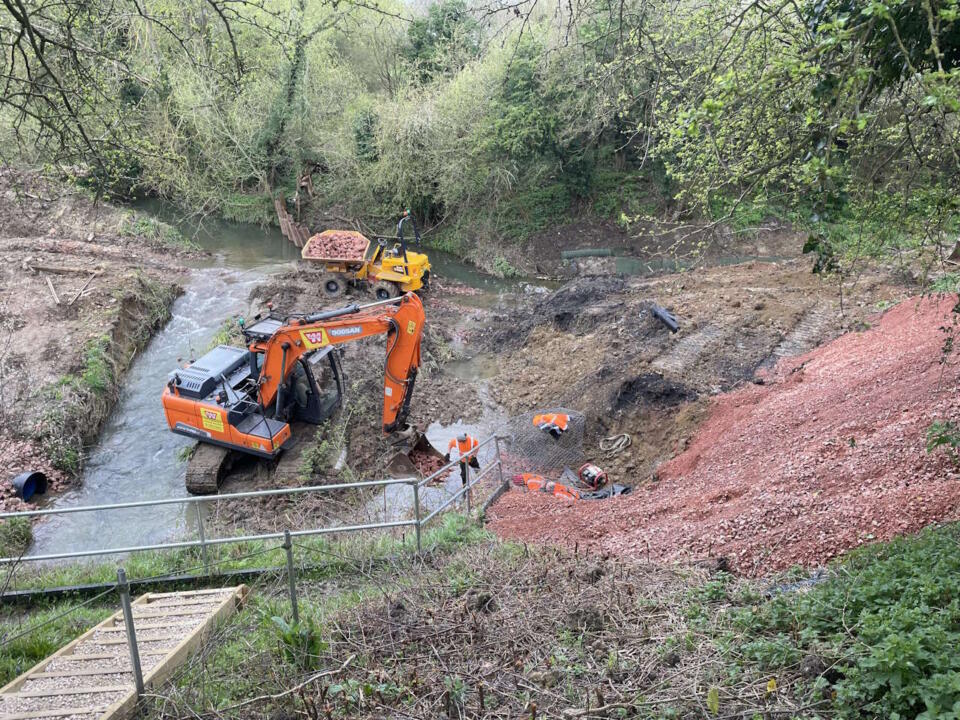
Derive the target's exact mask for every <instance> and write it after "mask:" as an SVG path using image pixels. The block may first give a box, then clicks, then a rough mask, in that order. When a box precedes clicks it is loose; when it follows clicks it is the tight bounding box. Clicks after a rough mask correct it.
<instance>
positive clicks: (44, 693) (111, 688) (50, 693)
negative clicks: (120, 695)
mask: <svg viewBox="0 0 960 720" xmlns="http://www.w3.org/2000/svg"><path fill="white" fill-rule="evenodd" d="M30 679H31V680H32V679H33V678H30ZM129 689H130V686H129V685H101V686H99V687H97V686H94V687H78V688H59V689H57V690H26V691H23V692H14V693H7V694H6V695H4V697H10V698H44V697H60V696H61V695H96V694H97V693H115V692H123V691H124V690H129Z"/></svg>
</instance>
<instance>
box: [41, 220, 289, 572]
mask: <svg viewBox="0 0 960 720" xmlns="http://www.w3.org/2000/svg"><path fill="white" fill-rule="evenodd" d="M191 229H193V230H196V232H195V233H194V232H190V233H189V234H191V235H194V236H195V239H196V241H197V242H199V243H200V244H201V245H202V246H203V247H204V248H205V249H207V250H209V251H210V252H211V253H212V257H211V258H208V259H206V260H205V261H204V262H201V263H196V265H197V267H194V268H193V269H191V270H190V272H189V276H188V277H187V278H186V280H185V281H184V282H183V285H184V293H183V295H181V296H180V297H179V298H178V299H177V300H176V301H175V302H174V304H173V308H172V316H171V318H170V321H169V322H168V323H167V324H166V326H165V327H164V328H163V329H162V330H161V331H160V332H159V333H157V335H156V336H154V338H153V339H152V340H151V341H150V343H149V344H148V345H147V347H146V348H145V349H144V351H143V352H142V353H141V354H140V355H139V356H138V357H137V358H136V359H135V360H134V362H133V364H132V366H131V368H130V371H129V373H128V375H127V379H126V383H125V385H124V389H123V393H122V395H121V397H120V400H119V401H118V403H117V405H116V407H115V408H114V410H113V413H112V414H111V416H110V418H109V419H108V421H107V423H106V425H105V426H104V429H103V431H102V432H101V435H100V438H99V441H98V443H97V445H96V446H95V447H94V448H93V449H92V450H91V451H90V454H89V456H88V458H87V462H86V465H85V466H84V470H83V475H82V477H81V478H80V482H79V483H78V485H77V487H76V488H75V489H74V490H71V491H69V492H67V493H64V494H63V495H61V496H60V497H57V498H55V499H54V500H53V501H51V502H50V503H49V505H48V507H76V506H84V505H100V504H104V503H119V502H132V501H138V500H157V499H161V498H170V497H182V496H183V495H184V494H185V491H184V488H183V476H184V472H185V468H186V464H185V462H184V461H183V460H182V459H180V454H181V451H182V450H183V448H185V447H187V446H189V445H190V444H191V443H192V441H191V440H189V439H187V438H184V437H181V436H179V435H174V434H173V433H171V432H169V431H168V430H167V424H166V421H165V420H164V417H163V409H162V407H161V405H160V390H161V388H162V387H163V383H164V381H165V379H166V377H167V374H168V373H169V372H170V370H172V369H173V368H175V367H177V365H178V364H180V363H181V362H183V361H184V360H186V359H189V358H193V357H197V356H198V355H200V354H202V353H203V352H204V351H205V350H206V348H207V347H208V345H209V344H210V341H211V338H213V336H214V335H215V334H216V332H217V331H218V330H219V329H220V327H221V326H222V324H223V322H224V320H225V319H227V318H229V317H231V316H232V315H237V314H239V315H243V314H246V313H247V310H248V305H249V303H248V297H249V295H250V292H251V290H253V288H254V287H256V286H257V285H259V284H260V283H262V282H263V280H264V278H265V277H266V276H267V275H269V274H270V273H273V272H276V271H277V270H279V269H282V268H283V267H285V262H284V261H288V260H292V259H294V258H296V257H297V250H296V248H294V247H293V246H292V245H290V243H288V242H287V241H286V240H285V239H284V238H283V236H282V235H280V233H279V231H266V232H265V231H263V230H261V229H260V228H257V227H252V226H248V225H237V224H232V223H224V222H216V221H210V220H207V221H205V222H204V223H203V224H202V225H201V226H200V227H199V228H196V227H194V228H190V227H189V226H187V227H184V230H186V231H190V230H191ZM201 266H205V267H201ZM191 519H192V516H191ZM185 524H186V519H185V513H184V509H183V507H182V506H178V505H169V506H159V507H150V508H140V509H129V510H112V511H103V512H98V513H73V514H70V515H59V516H57V515H54V516H51V517H49V518H47V519H46V520H45V521H44V522H42V523H40V524H38V525H37V526H36V527H35V529H34V538H35V540H34V544H33V547H32V548H31V551H30V552H31V554H34V555H41V554H51V553H61V552H72V551H78V550H90V549H99V548H108V547H124V546H130V545H139V544H147V543H155V542H160V541H163V540H165V539H168V538H169V537H171V536H173V535H176V534H178V533H180V532H182V531H183V529H184V527H185Z"/></svg>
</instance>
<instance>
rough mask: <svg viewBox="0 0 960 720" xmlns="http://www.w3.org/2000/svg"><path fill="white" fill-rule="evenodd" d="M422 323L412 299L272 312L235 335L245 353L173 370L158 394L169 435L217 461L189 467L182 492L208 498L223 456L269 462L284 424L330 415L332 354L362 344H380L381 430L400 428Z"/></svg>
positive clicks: (336, 373)
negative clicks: (383, 346) (376, 339)
mask: <svg viewBox="0 0 960 720" xmlns="http://www.w3.org/2000/svg"><path fill="white" fill-rule="evenodd" d="M424 319H425V318H424V312H423V304H422V302H421V301H420V298H419V297H417V295H416V294H415V293H412V292H408V293H406V294H405V295H403V296H402V297H399V298H393V299H388V300H383V301H380V302H374V303H369V304H367V305H350V306H347V307H343V308H339V309H335V310H327V311H324V312H319V313H314V314H312V315H293V316H290V317H279V316H275V315H273V314H270V315H268V316H267V317H263V318H255V322H253V323H251V324H250V325H247V326H244V327H243V328H242V331H243V336H244V339H245V341H246V343H247V347H246V349H244V348H237V347H232V346H229V345H220V346H218V347H216V348H214V349H213V350H211V351H210V352H208V353H206V354H205V355H203V356H202V357H200V358H199V359H197V360H196V361H194V362H192V363H190V364H189V365H187V366H185V367H182V368H178V369H176V370H174V371H173V372H171V373H170V375H169V378H168V380H167V384H166V386H165V388H164V390H163V410H164V414H165V415H166V419H167V424H168V426H169V428H170V429H171V430H172V431H173V432H175V433H180V434H182V435H186V436H188V437H191V438H194V439H196V440H198V441H200V443H202V444H207V445H212V446H215V447H217V448H219V449H220V450H221V453H222V457H220V459H219V460H218V461H217V462H216V463H214V464H213V465H214V469H213V471H212V472H210V473H203V472H200V473H191V472H190V470H189V469H188V473H187V490H188V491H190V492H191V493H195V494H204V493H212V492H216V490H217V485H218V482H219V476H220V469H219V466H220V462H221V461H222V459H223V457H225V455H226V453H227V452H229V451H240V452H244V453H249V454H252V455H256V456H258V457H262V458H274V457H276V456H277V455H278V454H279V453H280V452H281V451H282V450H283V448H284V446H285V445H287V444H288V443H289V441H290V439H291V427H290V423H291V422H294V421H303V422H308V423H313V424H319V423H321V422H323V421H324V420H325V419H326V418H328V417H330V415H332V414H333V412H334V411H335V410H336V409H337V408H338V407H339V406H340V404H341V400H342V395H343V372H342V370H341V368H340V363H339V359H338V353H337V352H334V349H335V346H337V345H342V344H344V343H348V342H351V341H354V340H360V339H361V338H365V337H370V336H373V335H379V334H385V335H386V336H387V351H386V356H387V357H386V364H385V372H384V383H383V415H382V423H383V431H384V433H393V432H397V431H403V430H406V429H407V427H406V418H407V413H408V410H409V407H410V399H411V397H412V393H413V386H414V382H415V380H416V376H417V369H418V368H419V367H420V342H421V338H422V335H423V325H424ZM318 376H319V377H318ZM200 447H201V448H202V447H203V445H201V446H200Z"/></svg>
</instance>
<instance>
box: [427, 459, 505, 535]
mask: <svg viewBox="0 0 960 720" xmlns="http://www.w3.org/2000/svg"><path fill="white" fill-rule="evenodd" d="M500 463H501V460H500V459H499V458H498V459H497V462H496V463H493V464H491V465H487V467H485V468H484V469H483V470H481V471H480V472H479V473H477V476H476V477H475V478H473V479H472V480H469V481H468V482H467V484H466V485H464V486H463V487H462V488H460V489H459V490H458V491H457V492H456V493H454V494H453V495H451V496H450V497H449V498H447V499H446V500H445V501H444V502H443V504H442V505H440V507H437V508H434V509H433V511H432V512H431V513H430V514H429V515H427V516H426V517H425V518H423V520H421V521H420V522H421V524H424V525H425V524H426V523H428V522H430V521H431V520H432V519H433V517H434V516H435V515H436V514H437V513H439V512H441V511H443V510H446V509H447V508H448V507H450V505H451V503H453V502H454V501H456V500H458V499H459V498H461V497H463V496H464V495H465V494H466V493H467V491H468V490H471V489H472V488H473V486H474V485H476V484H477V483H478V482H480V481H481V480H482V479H483V477H484V476H485V475H486V474H487V473H488V472H490V471H491V470H493V469H494V468H499V467H500Z"/></svg>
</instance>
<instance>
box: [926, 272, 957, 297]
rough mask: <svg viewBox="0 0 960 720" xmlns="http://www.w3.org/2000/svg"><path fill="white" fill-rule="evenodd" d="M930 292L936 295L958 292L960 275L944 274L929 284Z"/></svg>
mask: <svg viewBox="0 0 960 720" xmlns="http://www.w3.org/2000/svg"><path fill="white" fill-rule="evenodd" d="M930 290H931V292H936V293H955V292H960V275H958V274H957V273H944V274H943V275H940V276H939V277H937V278H936V279H934V281H933V282H932V283H930Z"/></svg>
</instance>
